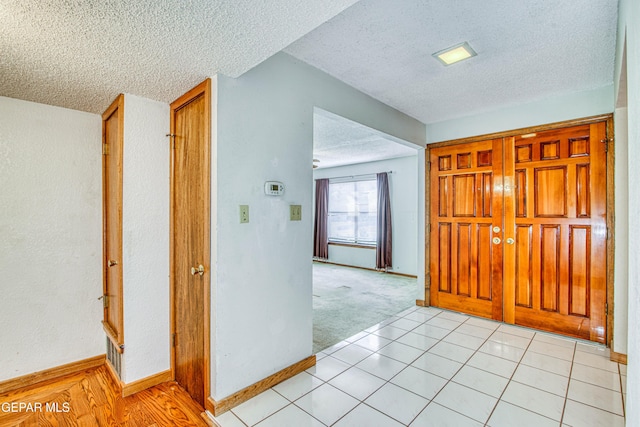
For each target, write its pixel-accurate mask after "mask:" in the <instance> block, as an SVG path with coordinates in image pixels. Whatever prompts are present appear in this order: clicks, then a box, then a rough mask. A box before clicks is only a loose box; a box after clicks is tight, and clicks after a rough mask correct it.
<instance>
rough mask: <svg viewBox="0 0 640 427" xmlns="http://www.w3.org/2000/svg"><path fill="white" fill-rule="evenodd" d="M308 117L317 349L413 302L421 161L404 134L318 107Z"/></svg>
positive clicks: (416, 293) (388, 315)
mask: <svg viewBox="0 0 640 427" xmlns="http://www.w3.org/2000/svg"><path fill="white" fill-rule="evenodd" d="M313 123H314V125H313V160H314V162H313V168H314V174H313V177H314V187H313V195H314V197H313V200H314V204H313V212H314V221H315V227H314V229H315V232H314V246H315V248H317V247H318V244H317V243H318V242H322V241H323V239H326V241H325V244H324V252H318V251H316V250H315V248H314V263H313V312H314V315H313V340H314V345H313V350H314V353H315V352H318V351H320V350H323V349H325V348H327V347H330V346H332V345H334V344H336V343H338V342H340V341H342V340H344V339H346V338H349V337H351V336H352V335H354V334H356V333H357V332H360V331H362V330H363V329H367V328H370V327H372V326H374V325H376V324H378V323H379V322H382V321H384V320H385V319H388V318H389V317H391V316H393V315H394V314H396V313H398V312H400V311H402V310H404V309H406V308H408V307H410V306H413V305H415V301H416V298H418V296H419V295H418V286H417V279H416V276H417V250H418V238H417V236H418V233H417V230H418V223H417V219H418V170H419V168H418V147H416V146H415V145H413V144H410V143H408V142H406V141H403V140H400V139H398V138H395V137H393V136H390V135H387V134H384V133H382V132H380V131H377V130H375V129H372V128H370V127H367V126H364V125H362V124H360V123H357V122H354V121H351V120H348V119H345V118H344V117H341V116H338V115H336V114H333V113H330V112H328V111H325V110H321V109H319V108H316V109H314V121H313ZM380 174H382V175H385V176H384V177H383V178H380V177H379V175H380ZM380 179H382V181H379V180H380ZM318 181H325V183H324V184H323V185H325V187H324V189H320V190H318V189H317V186H318ZM385 187H386V188H387V189H388V192H384V191H382V189H383V188H385ZM379 189H380V190H381V191H382V192H383V193H384V194H386V196H385V195H384V194H383V195H379ZM319 192H324V199H323V198H322V197H321V198H320V202H318V201H317V197H318V196H319V194H320V193H319ZM381 200H382V202H381ZM385 200H386V201H388V204H387V203H386V202H385ZM325 205H326V206H325ZM387 205H388V206H387ZM321 206H325V207H326V209H323V208H322V207H321ZM381 206H382V207H381ZM318 207H320V209H317V208H318ZM379 211H383V212H380V213H379ZM387 213H390V214H389V215H388V217H387V216H385V215H387ZM379 214H380V215H382V216H381V217H379ZM320 218H324V221H325V223H324V224H318V221H316V219H320ZM380 218H382V219H380ZM385 218H390V219H385ZM380 224H385V226H383V227H382V228H381V227H380ZM386 224H389V227H388V228H390V229H391V234H390V235H388V234H387V229H386V228H385V227H386ZM319 234H320V235H324V237H322V238H318V235H319ZM379 236H384V237H385V239H382V242H381V241H380V240H379V239H378V237H379ZM387 237H388V238H387ZM387 244H388V246H386V245H387ZM384 247H388V250H386V251H385V250H382V248H384ZM378 248H380V249H381V250H378ZM387 253H388V254H389V255H390V257H385V256H384V255H385V254H387Z"/></svg>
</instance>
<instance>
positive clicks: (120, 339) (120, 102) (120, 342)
mask: <svg viewBox="0 0 640 427" xmlns="http://www.w3.org/2000/svg"><path fill="white" fill-rule="evenodd" d="M116 110H118V113H119V117H118V136H117V139H118V141H119V142H120V146H121V150H120V159H118V160H119V163H120V167H121V168H122V167H123V166H124V164H123V158H124V94H122V93H121V94H119V95H118V96H117V97H116V99H114V100H113V102H112V103H111V105H109V107H108V108H107V109H106V110H105V111H104V113H102V297H103V298H105V296H106V295H107V270H108V269H109V266H108V260H107V258H108V255H107V214H108V212H107V198H108V197H107V179H108V177H107V173H106V172H107V170H106V165H107V156H106V155H105V151H104V150H105V144H106V143H107V140H106V138H107V126H106V123H107V120H108V119H109V117H111V116H112V115H113V113H114V112H115V111H116ZM122 179H123V171H122V170H120V191H119V194H117V195H116V198H117V201H118V202H117V207H118V216H119V220H118V230H117V233H118V235H119V236H120V239H119V242H118V248H117V253H118V258H117V259H118V260H119V261H120V263H121V267H120V268H122V191H123V184H124V183H123V182H122ZM123 276H124V275H123V274H120V280H119V281H118V292H119V295H120V310H119V313H118V317H119V319H118V322H119V324H120V330H119V331H115V330H114V329H113V328H112V327H111V326H110V325H109V324H108V323H107V321H106V319H107V316H108V314H107V311H108V310H109V309H108V308H106V307H105V308H103V314H102V319H103V320H102V328H103V329H104V331H105V334H106V335H107V338H109V340H110V341H111V342H112V343H113V345H114V346H115V348H116V350H117V351H118V352H119V353H122V352H123V349H124V304H123V302H124V286H123V281H124V278H123Z"/></svg>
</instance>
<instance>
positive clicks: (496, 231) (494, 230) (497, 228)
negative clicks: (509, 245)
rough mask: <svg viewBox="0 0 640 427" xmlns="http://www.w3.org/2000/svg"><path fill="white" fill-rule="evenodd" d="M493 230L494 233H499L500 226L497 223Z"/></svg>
mask: <svg viewBox="0 0 640 427" xmlns="http://www.w3.org/2000/svg"><path fill="white" fill-rule="evenodd" d="M493 232H494V233H499V232H500V227H498V226H497V225H496V226H495V227H493Z"/></svg>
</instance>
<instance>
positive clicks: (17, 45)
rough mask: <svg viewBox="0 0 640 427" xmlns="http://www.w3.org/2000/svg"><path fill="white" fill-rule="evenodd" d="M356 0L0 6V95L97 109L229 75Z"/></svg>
mask: <svg viewBox="0 0 640 427" xmlns="http://www.w3.org/2000/svg"><path fill="white" fill-rule="evenodd" d="M355 1H356V0H321V1H305V2H301V1H299V0H277V1H270V2H265V1H255V0H235V1H234V0H190V1H180V0H164V1H158V0H141V1H124V0H2V1H0V59H1V61H0V95H1V96H8V97H12V98H18V99H24V100H28V101H34V102H39V103H44V104H50V105H58V106H62V107H67V108H73V109H76V110H82V111H88V112H92V113H102V112H103V111H104V109H105V108H106V107H107V106H108V105H109V103H110V102H111V101H112V100H113V98H114V97H115V96H116V95H117V94H118V93H121V92H126V93H132V94H135V95H139V96H143V97H147V98H151V99H155V100H158V101H165V102H171V101H173V100H174V99H176V98H177V97H178V96H180V95H181V94H182V93H183V92H185V91H187V90H189V89H190V88H191V87H193V86H194V85H195V84H197V83H199V82H200V81H202V80H203V79H204V78H206V77H208V76H212V75H214V74H215V73H217V72H220V73H222V74H225V75H228V76H231V77H237V76H238V75H240V74H242V73H244V72H245V71H247V70H249V69H251V68H252V67H254V66H256V65H257V64H259V63H260V62H262V61H263V60H265V59H266V58H268V57H269V56H271V55H273V54H275V53H276V52H278V51H280V50H281V49H282V48H284V47H285V46H287V45H288V44H290V43H291V42H293V41H294V40H296V39H298V38H299V37H300V36H302V35H304V34H306V33H307V32H309V31H311V30H313V29H314V28H316V27H317V26H318V25H320V24H322V23H323V22H325V21H326V20H328V19H329V18H331V17H333V16H335V15H336V14H337V13H339V12H340V11H342V10H344V9H345V8H346V7H348V6H350V5H352V4H353V3H355Z"/></svg>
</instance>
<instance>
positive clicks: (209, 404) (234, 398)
mask: <svg viewBox="0 0 640 427" xmlns="http://www.w3.org/2000/svg"><path fill="white" fill-rule="evenodd" d="M315 364H316V356H315V355H313V356H309V357H307V358H306V359H303V360H301V361H299V362H297V363H294V364H293V365H291V366H289V367H287V368H284V369H283V370H281V371H278V372H276V373H275V374H273V375H271V376H268V377H267V378H265V379H263V380H260V381H258V382H257V383H255V384H252V385H250V386H249V387H245V388H243V389H242V390H240V391H238V392H236V393H234V394H232V395H231V396H228V397H225V398H224V399H221V400H219V401H216V400H214V399H213V398H212V397H209V398H207V400H206V401H205V402H204V406H205V409H207V410H208V411H209V412H211V413H212V414H213V415H214V416H218V415H220V414H222V413H224V412H227V411H228V410H229V409H231V408H234V407H236V406H238V405H239V404H241V403H243V402H246V401H247V400H249V399H251V398H252V397H254V396H257V395H259V394H260V393H262V392H263V391H265V390H268V389H270V388H271V387H273V386H274V385H276V384H279V383H281V382H282V381H284V380H287V379H289V378H291V377H293V376H295V375H298V374H299V373H300V372H302V371H304V370H306V369H309V368H310V367H312V366H314V365H315Z"/></svg>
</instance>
